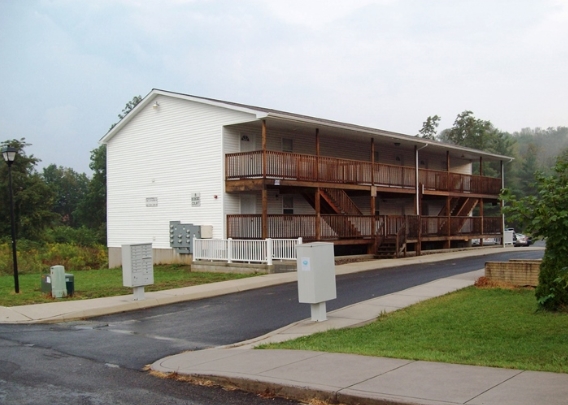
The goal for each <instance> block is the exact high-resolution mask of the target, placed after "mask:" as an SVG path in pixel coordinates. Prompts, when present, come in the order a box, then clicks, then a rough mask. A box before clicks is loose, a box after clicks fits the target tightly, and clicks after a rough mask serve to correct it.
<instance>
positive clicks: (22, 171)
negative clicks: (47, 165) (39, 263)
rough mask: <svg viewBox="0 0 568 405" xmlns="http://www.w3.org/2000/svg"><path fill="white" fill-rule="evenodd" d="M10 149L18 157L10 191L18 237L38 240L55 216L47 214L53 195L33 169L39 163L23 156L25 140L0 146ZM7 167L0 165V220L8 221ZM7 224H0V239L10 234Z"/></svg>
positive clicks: (4, 222) (13, 170)
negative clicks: (13, 149) (12, 196)
mask: <svg viewBox="0 0 568 405" xmlns="http://www.w3.org/2000/svg"><path fill="white" fill-rule="evenodd" d="M4 146H11V147H13V148H16V149H17V151H18V154H17V156H16V159H15V160H14V163H13V164H12V186H13V187H12V190H13V195H14V211H15V217H16V227H17V233H18V238H24V239H30V240H39V239H41V235H42V233H43V230H44V229H45V228H46V227H48V226H50V225H51V224H52V223H53V221H54V220H55V219H57V215H56V214H54V213H53V212H52V211H51V208H52V204H53V198H54V195H53V192H52V191H51V190H50V189H49V187H48V186H47V185H46V184H45V182H44V181H43V179H42V178H41V176H40V174H39V173H38V172H37V171H36V169H35V167H36V165H37V164H38V162H40V160H39V159H38V158H36V157H34V155H29V156H28V155H27V154H26V151H25V148H26V147H28V146H31V144H29V143H26V141H25V138H22V139H20V140H18V139H11V140H7V141H4V142H2V143H1V144H0V148H2V147H4ZM8 193H9V190H8V165H6V164H4V162H2V164H1V165H0V218H4V219H8V218H10V206H9V201H10V200H9V196H8ZM10 232H11V230H10V221H9V220H2V221H0V237H1V236H5V237H7V236H8V235H10Z"/></svg>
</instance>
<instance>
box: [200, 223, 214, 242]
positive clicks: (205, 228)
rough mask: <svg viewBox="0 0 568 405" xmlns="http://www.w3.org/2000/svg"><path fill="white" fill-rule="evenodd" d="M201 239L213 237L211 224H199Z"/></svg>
mask: <svg viewBox="0 0 568 405" xmlns="http://www.w3.org/2000/svg"><path fill="white" fill-rule="evenodd" d="M200 228H201V239H212V238H213V226H212V225H201V227H200Z"/></svg>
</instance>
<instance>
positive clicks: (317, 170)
mask: <svg viewBox="0 0 568 405" xmlns="http://www.w3.org/2000/svg"><path fill="white" fill-rule="evenodd" d="M319 157H320V138H319V128H316V170H315V175H316V181H319Z"/></svg>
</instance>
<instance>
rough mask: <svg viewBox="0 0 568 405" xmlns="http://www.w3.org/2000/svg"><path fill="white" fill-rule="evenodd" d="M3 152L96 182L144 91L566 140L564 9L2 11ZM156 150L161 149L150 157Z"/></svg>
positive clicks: (516, 4)
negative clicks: (562, 129)
mask: <svg viewBox="0 0 568 405" xmlns="http://www.w3.org/2000/svg"><path fill="white" fill-rule="evenodd" d="M0 83H1V89H2V94H1V96H0V141H3V140H8V139H14V138H17V139H19V138H22V137H25V138H26V140H27V141H28V142H29V143H32V144H33V146H32V147H31V148H29V149H28V153H33V154H34V155H35V156H36V157H38V158H40V159H42V164H41V166H40V167H38V169H40V170H41V168H42V167H43V166H46V165H48V164H51V163H55V164H57V165H60V166H65V167H72V168H73V169H75V170H76V171H78V172H86V173H88V174H90V170H89V168H88V165H89V156H90V151H91V150H92V149H94V148H96V147H97V146H98V141H99V139H100V138H101V137H102V136H103V135H104V134H105V133H106V132H107V131H108V129H109V127H110V126H111V124H113V123H115V122H116V121H117V120H118V117H117V115H118V114H119V113H120V112H121V111H122V109H123V107H124V105H125V104H126V102H128V101H129V100H131V99H132V97H133V96H135V95H142V96H145V95H146V94H147V93H148V92H150V90H151V89H152V88H159V89H164V90H169V91H174V92H180V93H186V94H191V95H196V96H202V97H211V98H218V99H221V100H226V101H234V102H240V103H245V104H252V105H257V106H262V107H267V108H274V109H280V110H284V111H288V112H294V113H300V114H306V115H313V116H316V117H319V118H327V119H333V120H338V121H344V122H348V123H352V124H359V125H366V126H372V127H376V128H381V129H385V130H389V131H395V132H400V133H404V134H409V135H415V134H416V133H417V132H418V130H419V129H420V128H421V127H422V123H423V122H424V121H425V119H426V118H427V117H428V116H430V115H435V114H437V115H439V116H441V117H442V121H441V125H440V128H439V129H443V128H448V127H450V126H452V124H453V122H454V120H455V118H456V116H457V115H458V114H459V113H460V112H462V111H464V110H471V111H473V113H474V115H475V116H476V117H477V118H481V119H484V120H489V121H491V122H492V123H493V124H494V125H495V126H496V127H497V128H499V129H501V130H504V131H509V132H514V131H519V130H521V129H522V128H525V127H531V128H534V127H543V128H547V127H556V126H568V97H567V95H568V7H567V2H566V1H560V0H509V1H505V0H471V1H470V0H440V1H435V0H430V1H425V0H414V1H412V0H378V1H373V0H238V1H236V0H225V1H216V0H159V1H158V0H82V1H81V0H0ZM159 142H160V140H159V139H156V145H157V146H158V145H159Z"/></svg>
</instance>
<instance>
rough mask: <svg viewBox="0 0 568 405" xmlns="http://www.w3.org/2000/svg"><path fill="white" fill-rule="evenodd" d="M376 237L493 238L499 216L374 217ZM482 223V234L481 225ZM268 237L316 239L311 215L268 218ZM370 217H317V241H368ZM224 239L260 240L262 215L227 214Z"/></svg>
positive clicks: (497, 232)
mask: <svg viewBox="0 0 568 405" xmlns="http://www.w3.org/2000/svg"><path fill="white" fill-rule="evenodd" d="M374 222H375V232H374V236H376V237H384V238H386V237H393V236H396V235H397V234H398V233H399V231H400V230H401V229H403V228H405V232H406V235H407V237H408V238H411V239H417V238H418V237H419V235H421V236H422V237H431V236H441V237H446V236H447V237H450V236H464V235H468V236H469V235H477V236H479V235H484V236H489V235H495V236H500V235H501V234H502V233H503V232H502V223H503V222H502V218H501V217H450V218H449V221H448V217H430V216H419V215H407V216H396V215H377V216H376V217H375V218H374ZM482 223H483V232H482V231H481V230H482V227H481V225H482ZM267 226H268V237H269V238H283V239H291V238H299V237H302V238H303V239H304V240H316V216H315V215H268V224H267ZM372 227H373V217H372V216H370V215H321V221H320V229H319V234H320V240H337V239H364V238H371V237H372V236H373V235H372V232H371V231H372ZM227 237H229V238H233V239H261V238H262V215H261V214H243V215H227Z"/></svg>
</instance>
